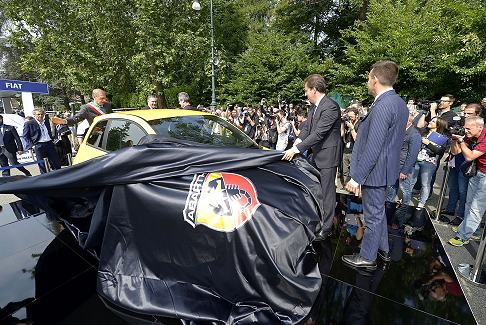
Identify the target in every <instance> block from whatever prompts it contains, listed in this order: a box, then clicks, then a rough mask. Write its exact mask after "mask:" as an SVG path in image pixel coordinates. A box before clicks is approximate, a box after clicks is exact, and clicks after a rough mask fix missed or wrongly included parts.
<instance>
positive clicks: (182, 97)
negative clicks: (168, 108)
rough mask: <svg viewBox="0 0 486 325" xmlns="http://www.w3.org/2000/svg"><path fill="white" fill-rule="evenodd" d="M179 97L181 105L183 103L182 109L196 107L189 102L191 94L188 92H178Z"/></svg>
mask: <svg viewBox="0 0 486 325" xmlns="http://www.w3.org/2000/svg"><path fill="white" fill-rule="evenodd" d="M177 99H178V100H179V105H181V108H182V109H194V110H195V109H196V108H195V107H194V106H192V105H191V104H190V103H189V94H188V93H186V92H180V93H179V94H177Z"/></svg>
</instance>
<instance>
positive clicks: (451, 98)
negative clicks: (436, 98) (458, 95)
mask: <svg viewBox="0 0 486 325" xmlns="http://www.w3.org/2000/svg"><path fill="white" fill-rule="evenodd" d="M442 97H449V100H450V101H451V102H453V101H455V100H456V99H455V98H454V96H452V95H451V94H447V95H444V96H442Z"/></svg>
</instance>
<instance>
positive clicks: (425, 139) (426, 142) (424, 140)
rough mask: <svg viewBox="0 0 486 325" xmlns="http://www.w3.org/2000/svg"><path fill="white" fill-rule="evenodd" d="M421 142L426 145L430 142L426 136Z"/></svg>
mask: <svg viewBox="0 0 486 325" xmlns="http://www.w3.org/2000/svg"><path fill="white" fill-rule="evenodd" d="M422 143H423V144H425V145H428V144H429V143H430V140H429V139H427V138H422Z"/></svg>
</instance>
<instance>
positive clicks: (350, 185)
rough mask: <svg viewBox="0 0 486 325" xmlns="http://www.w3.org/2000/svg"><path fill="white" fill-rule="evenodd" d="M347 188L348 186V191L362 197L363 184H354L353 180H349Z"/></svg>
mask: <svg viewBox="0 0 486 325" xmlns="http://www.w3.org/2000/svg"><path fill="white" fill-rule="evenodd" d="M345 188H346V191H348V192H351V193H354V196H359V197H361V185H359V184H358V186H354V184H353V183H352V182H351V181H349V182H348V183H347V184H346V187H345Z"/></svg>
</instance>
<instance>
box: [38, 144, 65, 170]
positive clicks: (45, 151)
mask: <svg viewBox="0 0 486 325" xmlns="http://www.w3.org/2000/svg"><path fill="white" fill-rule="evenodd" d="M34 149H35V155H36V156H37V160H41V159H44V158H47V159H48V160H49V164H50V165H51V168H52V169H60V168H61V161H60V159H59V155H58V154H57V152H56V148H54V144H53V143H52V141H48V142H39V143H37V144H36V145H35V147H34ZM39 169H40V172H41V174H44V173H45V172H46V167H45V166H44V164H40V165H39Z"/></svg>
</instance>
